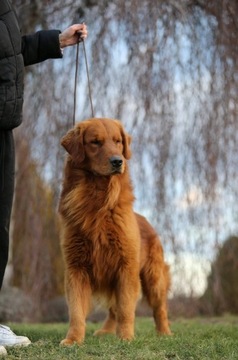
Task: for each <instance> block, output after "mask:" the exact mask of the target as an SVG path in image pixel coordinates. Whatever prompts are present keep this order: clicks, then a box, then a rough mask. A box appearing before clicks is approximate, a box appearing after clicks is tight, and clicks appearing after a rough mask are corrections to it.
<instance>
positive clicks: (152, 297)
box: [141, 264, 171, 335]
mask: <svg viewBox="0 0 238 360" xmlns="http://www.w3.org/2000/svg"><path fill="white" fill-rule="evenodd" d="M147 265H148V264H147ZM164 266H165V267H164V270H163V269H162V268H161V265H158V266H157V267H154V268H153V269H152V268H151V267H150V269H146V270H147V271H144V272H142V274H141V282H142V289H143V293H144V295H145V297H146V299H147V301H148V304H149V305H150V306H151V308H152V310H153V316H154V320H155V326H156V330H157V332H158V334H161V335H163V334H164V335H166V334H167V335H171V331H170V328H169V321H168V311H167V291H168V283H169V277H168V276H169V274H168V267H167V265H164Z"/></svg>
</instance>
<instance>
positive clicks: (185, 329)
mask: <svg viewBox="0 0 238 360" xmlns="http://www.w3.org/2000/svg"><path fill="white" fill-rule="evenodd" d="M9 325H10V326H11V328H12V329H13V330H14V331H15V332H16V333H18V334H21V335H26V336H28V337H29V338H30V339H31V341H32V343H33V344H32V345H30V346H28V347H25V348H8V356H7V357H5V359H24V360H36V359H42V360H46V359H47V360H71V359H72V360H76V359H82V360H91V359H105V360H144V359H146V360H153V359H156V360H193V359H197V360H205V359H206V360H215V359H216V360H223V359H227V360H233V359H234V360H235V359H236V360H237V359H238V317H231V316H226V317H222V318H210V319H207V318H196V319H192V320H184V319H179V320H174V321H172V322H171V328H172V331H173V336H170V337H169V336H163V337H158V336H157V335H156V334H155V332H154V324H153V321H152V319H151V318H137V320H136V329H135V330H136V338H135V340H134V341H132V342H130V343H128V342H124V341H120V340H119V339H117V338H116V337H114V336H111V335H109V336H106V337H100V338H97V337H94V336H93V332H94V331H95V330H96V329H98V328H99V326H100V324H93V323H88V325H87V334H86V339H85V342H84V344H83V345H81V346H77V345H74V346H72V347H67V348H65V347H61V346H59V342H60V340H61V339H63V338H64V336H65V334H66V331H67V328H68V325H67V324H9Z"/></svg>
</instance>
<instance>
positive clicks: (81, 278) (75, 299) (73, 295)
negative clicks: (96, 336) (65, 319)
mask: <svg viewBox="0 0 238 360" xmlns="http://www.w3.org/2000/svg"><path fill="white" fill-rule="evenodd" d="M65 282H66V295H67V302H68V308H69V320H70V323H69V330H68V333H67V335H66V338H65V339H64V340H62V341H61V343H60V344H61V345H72V344H73V343H78V344H81V343H82V342H83V341H84V337H85V327H86V317H87V314H88V312H89V309H90V301H91V287H90V283H89V280H88V278H87V276H86V275H84V274H82V273H81V272H80V271H74V272H73V271H71V272H70V274H69V273H66V279H65Z"/></svg>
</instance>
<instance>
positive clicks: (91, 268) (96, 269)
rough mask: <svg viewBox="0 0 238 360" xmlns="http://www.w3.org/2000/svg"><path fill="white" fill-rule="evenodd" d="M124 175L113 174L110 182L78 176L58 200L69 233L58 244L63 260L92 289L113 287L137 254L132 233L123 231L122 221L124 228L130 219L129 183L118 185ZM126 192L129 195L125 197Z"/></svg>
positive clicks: (131, 197) (130, 199)
mask: <svg viewBox="0 0 238 360" xmlns="http://www.w3.org/2000/svg"><path fill="white" fill-rule="evenodd" d="M125 176H127V174H123V176H120V179H119V177H117V175H116V176H113V177H112V178H111V179H110V181H109V180H107V179H97V178H96V179H93V178H92V179H91V182H90V181H89V179H88V178H87V179H84V178H82V179H81V180H80V183H79V184H78V185H77V186H75V187H74V188H73V189H71V191H69V192H68V193H67V194H64V196H63V198H62V199H61V204H60V212H61V216H62V218H63V223H64V226H66V228H67V229H68V230H69V229H70V233H71V234H70V235H71V236H67V242H64V243H63V244H62V245H63V248H64V253H65V256H66V261H67V263H68V265H69V266H70V267H72V268H74V269H75V270H76V269H80V270H83V271H85V272H86V273H87V274H88V275H89V277H90V280H91V284H92V286H93V287H94V288H95V290H96V291H97V290H100V289H101V288H104V287H107V288H108V286H112V287H113V286H114V285H113V284H114V283H115V282H116V281H117V277H118V273H119V272H120V271H122V270H123V267H124V266H126V264H127V262H128V256H130V255H131V254H133V256H137V254H136V252H137V248H136V246H135V244H134V243H133V242H134V240H135V239H134V235H135V237H136V234H126V233H125V231H124V229H125V223H127V224H128V226H127V227H126V228H128V227H129V226H130V223H129V222H130V218H131V217H133V216H134V215H133V210H132V204H133V199H134V198H133V195H132V192H131V185H129V187H128V186H127V187H123V186H122V179H123V177H125ZM92 180H94V181H92ZM127 183H128V181H127ZM125 193H126V197H125ZM128 194H131V195H130V196H129V197H128ZM125 198H126V199H127V202H126V203H125V200H124V199H125ZM128 199H129V200H128ZM122 203H123V208H124V211H123V213H122V212H121V207H122ZM69 219H70V222H69ZM72 219H73V222H72ZM136 241H137V242H138V241H139V238H137V239H136ZM128 254H130V255H128Z"/></svg>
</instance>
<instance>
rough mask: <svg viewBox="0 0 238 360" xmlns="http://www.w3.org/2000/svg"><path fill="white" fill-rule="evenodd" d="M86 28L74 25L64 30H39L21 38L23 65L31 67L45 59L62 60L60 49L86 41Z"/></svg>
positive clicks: (82, 25)
mask: <svg viewBox="0 0 238 360" xmlns="http://www.w3.org/2000/svg"><path fill="white" fill-rule="evenodd" d="M86 37H87V26H86V25H85V24H75V25H72V26H70V27H69V28H67V29H66V30H64V31H63V32H62V33H61V32H60V31H59V30H41V31H38V32H36V33H35V34H32V35H25V36H23V37H22V55H23V59H24V65H25V66H27V65H32V64H36V63H39V62H42V61H44V60H46V59H57V58H62V56H63V55H62V49H63V48H65V47H67V46H71V45H75V44H77V43H78V42H80V41H82V40H84V39H86Z"/></svg>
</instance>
